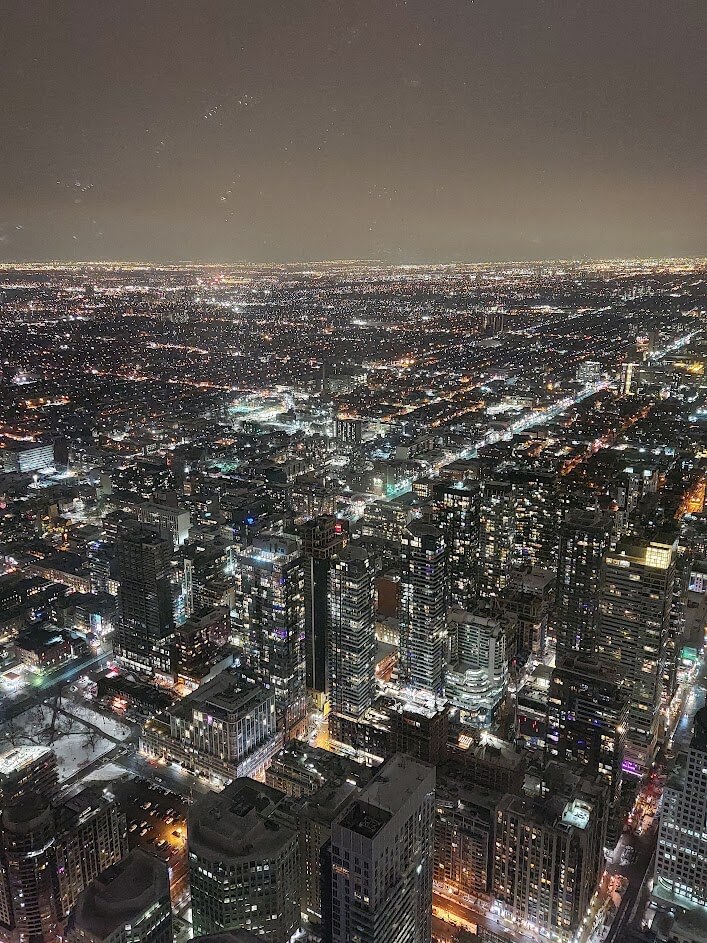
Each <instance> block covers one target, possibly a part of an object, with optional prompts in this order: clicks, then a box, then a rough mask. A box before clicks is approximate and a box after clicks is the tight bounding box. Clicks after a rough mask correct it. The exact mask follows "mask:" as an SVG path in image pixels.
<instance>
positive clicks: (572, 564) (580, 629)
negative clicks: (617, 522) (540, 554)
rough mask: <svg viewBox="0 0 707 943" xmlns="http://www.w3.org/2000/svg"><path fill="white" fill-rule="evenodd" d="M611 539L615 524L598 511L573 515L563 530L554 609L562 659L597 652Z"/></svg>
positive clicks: (561, 531)
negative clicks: (601, 594) (604, 571)
mask: <svg viewBox="0 0 707 943" xmlns="http://www.w3.org/2000/svg"><path fill="white" fill-rule="evenodd" d="M610 539H611V521H610V519H609V517H608V516H607V515H603V514H601V513H600V512H599V511H598V510H589V511H570V512H569V513H568V515H567V517H566V518H565V521H564V523H563V525H562V527H561V529H560V551H559V557H558V561H557V584H556V590H555V609H554V626H555V638H556V641H557V653H558V655H563V654H565V653H566V652H573V651H579V652H585V653H587V654H593V653H594V652H595V651H596V644H597V623H598V617H599V587H600V584H601V572H602V560H603V557H604V554H605V553H606V551H607V550H608V548H609V542H610Z"/></svg>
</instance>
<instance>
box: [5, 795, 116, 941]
mask: <svg viewBox="0 0 707 943" xmlns="http://www.w3.org/2000/svg"><path fill="white" fill-rule="evenodd" d="M0 839H1V844H0V924H1V925H2V926H3V927H4V928H5V935H6V936H7V938H8V939H10V940H13V941H15V940H16V941H17V943H25V941H27V943H53V941H54V940H56V938H57V934H58V932H59V928H60V927H61V925H62V923H63V921H64V920H65V918H66V917H67V916H68V914H69V911H70V909H71V908H72V907H73V905H74V904H75V903H76V900H77V898H78V896H79V894H80V893H81V892H82V891H83V890H84V888H85V887H86V886H87V885H88V884H89V883H90V882H91V881H92V880H93V878H94V877H96V875H97V874H99V872H100V871H102V870H103V869H105V868H107V867H110V866H111V865H113V864H115V863H116V862H118V861H120V860H121V859H122V858H123V856H124V855H125V854H126V853H127V836H126V829H125V820H124V818H123V816H121V815H120V814H119V812H118V809H117V807H116V805H115V802H113V801H112V800H110V799H108V798H106V797H105V796H103V795H102V794H99V793H97V792H94V791H93V790H91V789H84V790H83V791H82V792H80V793H78V795H76V796H74V797H72V798H70V799H68V800H65V801H64V802H62V803H60V804H58V805H56V806H51V805H50V803H49V800H48V799H47V798H45V797H42V796H40V795H38V794H36V793H29V794H26V795H24V796H23V797H22V799H21V800H20V801H19V802H18V803H16V804H13V805H10V806H8V807H7V808H5V809H4V811H3V813H2V828H1V829H0Z"/></svg>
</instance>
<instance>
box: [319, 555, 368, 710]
mask: <svg viewBox="0 0 707 943" xmlns="http://www.w3.org/2000/svg"><path fill="white" fill-rule="evenodd" d="M373 578H374V569H373V563H372V561H371V559H370V557H369V555H368V553H367V551H366V550H364V549H363V548H361V547H357V546H356V545H355V544H349V545H348V546H347V547H345V548H344V549H343V550H341V551H340V553H339V554H338V555H337V557H336V558H335V559H334V560H333V561H332V563H331V566H330V569H329V578H328V599H329V622H328V636H329V661H328V670H327V675H328V679H329V683H328V692H329V706H330V709H331V711H332V712H333V713H334V714H337V715H339V716H345V717H352V718H355V719H358V718H359V717H361V715H362V714H363V713H364V712H365V711H366V710H368V708H369V707H370V706H371V704H372V703H373V700H374V698H375V694H376V678H375V660H376V634H375V612H374V583H373Z"/></svg>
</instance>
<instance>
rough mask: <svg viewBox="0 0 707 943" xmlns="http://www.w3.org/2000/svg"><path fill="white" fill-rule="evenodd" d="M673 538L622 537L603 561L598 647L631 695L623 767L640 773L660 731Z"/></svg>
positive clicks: (673, 557)
mask: <svg viewBox="0 0 707 943" xmlns="http://www.w3.org/2000/svg"><path fill="white" fill-rule="evenodd" d="M676 552H677V539H676V538H675V536H674V534H672V533H666V534H664V535H657V536H656V537H642V538H639V537H635V538H629V537H626V538H624V539H622V540H620V541H619V543H618V544H617V546H616V550H614V551H610V552H609V553H607V554H606V556H605V559H604V583H603V589H602V593H601V599H600V621H599V627H600V632H599V641H598V645H597V651H598V653H599V654H600V656H601V657H602V659H604V660H605V661H606V662H607V663H608V664H609V665H610V666H611V668H612V669H613V670H614V671H615V672H616V673H617V675H618V676H619V677H621V678H622V679H623V680H624V681H625V683H626V685H627V688H628V691H629V695H630V706H629V720H628V726H629V729H628V737H627V743H626V759H625V760H624V769H625V770H626V771H627V772H629V773H631V774H633V775H642V774H643V772H645V770H646V769H647V768H648V767H649V766H650V765H651V763H652V762H653V758H654V755H655V750H656V746H657V741H658V734H659V731H660V705H661V699H662V696H663V690H664V683H665V676H666V662H667V657H668V650H667V642H668V634H669V629H670V611H671V606H672V601H673V583H674V580H675V560H676Z"/></svg>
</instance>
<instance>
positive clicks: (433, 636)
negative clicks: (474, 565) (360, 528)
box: [399, 521, 447, 693]
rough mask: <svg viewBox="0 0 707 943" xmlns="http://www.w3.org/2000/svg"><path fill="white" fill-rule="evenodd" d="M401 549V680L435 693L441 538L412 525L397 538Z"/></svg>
mask: <svg viewBox="0 0 707 943" xmlns="http://www.w3.org/2000/svg"><path fill="white" fill-rule="evenodd" d="M401 550H402V572H401V577H400V584H401V594H400V614H399V621H400V671H401V676H402V678H403V679H404V680H405V681H407V682H408V683H409V684H410V685H412V686H413V687H419V688H423V689H425V690H427V691H432V692H434V693H441V692H442V689H443V687H444V668H445V657H446V651H447V622H446V598H447V590H446V579H447V572H446V569H447V562H446V558H447V548H446V544H445V540H444V535H443V534H442V532H441V531H440V530H439V529H438V528H436V527H432V526H431V525H430V524H425V523H424V522H422V521H413V522H412V523H411V524H409V525H408V526H407V528H406V529H405V531H404V533H403V538H402V545H401Z"/></svg>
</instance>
